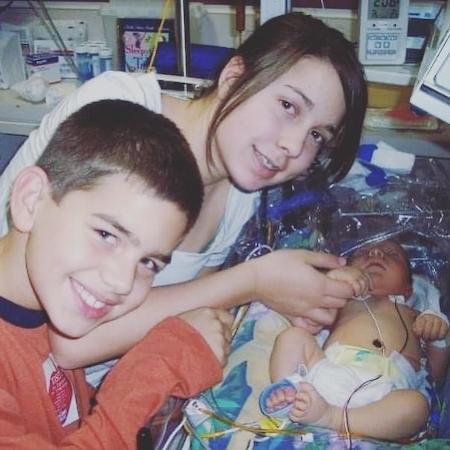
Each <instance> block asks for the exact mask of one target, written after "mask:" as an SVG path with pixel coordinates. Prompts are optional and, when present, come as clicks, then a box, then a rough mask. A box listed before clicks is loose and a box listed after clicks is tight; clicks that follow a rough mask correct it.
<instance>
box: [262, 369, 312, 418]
mask: <svg viewBox="0 0 450 450" xmlns="http://www.w3.org/2000/svg"><path fill="white" fill-rule="evenodd" d="M303 380H304V378H303V377H302V376H301V375H299V374H294V375H291V376H290V377H288V378H284V379H283V380H280V381H277V382H276V383H272V384H269V386H267V387H265V388H264V389H263V391H262V392H261V395H260V397H259V406H260V408H261V411H262V412H263V414H266V415H268V416H274V417H282V418H285V417H286V418H287V417H288V415H289V411H290V409H291V408H292V403H293V401H294V400H295V394H296V393H297V385H298V383H299V382H301V381H303Z"/></svg>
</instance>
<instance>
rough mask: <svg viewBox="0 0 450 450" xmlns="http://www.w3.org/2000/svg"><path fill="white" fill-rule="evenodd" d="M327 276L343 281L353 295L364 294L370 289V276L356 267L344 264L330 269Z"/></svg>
mask: <svg viewBox="0 0 450 450" xmlns="http://www.w3.org/2000/svg"><path fill="white" fill-rule="evenodd" d="M327 276H328V277H330V278H331V279H332V280H337V281H345V282H347V283H348V284H349V285H350V286H351V287H352V289H353V296H354V297H359V296H361V295H366V294H367V293H368V292H369V291H370V287H371V283H370V276H369V275H368V274H367V273H366V272H364V271H363V270H361V269H359V268H357V267H351V266H345V267H340V268H338V269H333V270H330V271H329V272H328V273H327Z"/></svg>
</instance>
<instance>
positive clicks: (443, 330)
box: [413, 313, 449, 342]
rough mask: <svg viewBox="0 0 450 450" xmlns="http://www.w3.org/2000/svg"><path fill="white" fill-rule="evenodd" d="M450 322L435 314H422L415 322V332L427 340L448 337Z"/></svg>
mask: <svg viewBox="0 0 450 450" xmlns="http://www.w3.org/2000/svg"><path fill="white" fill-rule="evenodd" d="M448 328H449V326H448V324H447V322H445V320H443V319H441V318H440V317H438V316H436V315H434V314H426V313H425V314H420V315H419V316H418V317H417V318H416V320H415V321H414V323H413V331H414V333H415V334H416V335H417V336H418V337H419V338H421V339H423V340H424V341H427V342H432V341H437V340H440V339H444V338H445V337H447V333H448Z"/></svg>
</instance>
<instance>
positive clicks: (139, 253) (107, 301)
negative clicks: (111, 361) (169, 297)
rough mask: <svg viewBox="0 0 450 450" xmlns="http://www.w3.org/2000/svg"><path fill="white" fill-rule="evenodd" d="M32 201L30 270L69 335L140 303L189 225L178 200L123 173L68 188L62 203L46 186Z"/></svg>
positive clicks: (35, 286)
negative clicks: (85, 187)
mask: <svg viewBox="0 0 450 450" xmlns="http://www.w3.org/2000/svg"><path fill="white" fill-rule="evenodd" d="M31 170H34V171H35V173H34V174H33V173H32V174H31V175H30V176H31V177H32V178H33V177H39V176H40V177H42V176H43V177H44V178H45V180H44V181H46V177H45V174H43V173H40V172H42V171H40V169H38V168H33V169H31ZM32 183H33V180H32V181H31V184H32ZM44 186H45V183H44ZM31 197H32V195H30V196H29V198H28V199H26V201H28V204H29V205H30V203H29V202H30V201H31V200H30V198H31ZM33 201H34V200H33ZM31 206H33V208H34V210H33V212H32V215H31V216H30V218H29V225H28V226H29V230H28V232H29V238H28V242H27V245H26V255H25V257H26V266H27V271H28V276H29V279H30V281H31V285H32V288H33V290H34V292H35V294H36V297H37V298H38V299H39V301H40V303H41V305H42V307H43V308H44V309H45V310H46V311H47V313H48V315H49V318H50V321H51V322H52V324H53V325H54V326H55V328H56V329H57V330H58V331H59V332H61V333H62V334H65V335H67V336H71V337H79V336H82V335H84V334H86V333H88V332H89V331H91V330H92V329H93V328H95V327H96V326H98V325H99V324H100V323H103V322H107V321H110V320H113V319H115V318H117V317H119V316H121V315H123V314H125V313H127V312H128V311H130V310H132V309H134V308H136V307H137V306H139V305H140V304H141V303H142V302H143V301H144V299H145V297H146V296H147V294H148V292H149V290H150V287H151V285H152V281H153V278H154V275H155V273H157V272H158V270H160V269H162V268H163V267H164V265H165V264H166V263H167V262H168V260H169V257H170V254H171V252H172V250H173V248H174V247H176V245H177V244H178V243H179V241H180V239H181V237H182V235H183V233H184V231H185V226H186V216H185V214H184V213H183V212H181V210H180V209H179V208H178V207H177V205H176V204H174V203H171V202H169V201H166V200H162V199H160V198H159V197H158V196H157V195H155V193H154V191H152V190H149V189H147V188H145V186H144V185H143V183H142V182H141V181H139V180H137V179H136V178H133V177H131V178H130V177H128V178H127V177H126V176H125V175H123V174H117V175H108V176H105V177H103V178H100V179H99V180H98V183H97V184H96V186H94V187H93V188H92V189H90V190H87V191H72V192H69V193H68V194H66V195H65V196H64V197H63V198H62V200H61V201H60V202H59V203H56V202H54V201H53V199H52V198H51V197H50V195H49V193H48V184H47V185H46V186H45V188H44V189H43V192H42V193H41V195H40V196H39V198H38V199H36V200H35V203H34V204H31ZM22 215H23V213H22ZM13 217H14V215H13ZM21 220H23V218H22V219H21ZM20 226H22V228H23V224H22V225H20V224H19V227H18V228H19V229H20ZM25 231H27V230H25Z"/></svg>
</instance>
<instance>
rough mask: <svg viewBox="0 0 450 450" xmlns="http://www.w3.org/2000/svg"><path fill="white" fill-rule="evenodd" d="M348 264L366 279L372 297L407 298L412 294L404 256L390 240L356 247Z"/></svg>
mask: <svg viewBox="0 0 450 450" xmlns="http://www.w3.org/2000/svg"><path fill="white" fill-rule="evenodd" d="M349 265H351V266H354V267H358V268H360V269H362V270H364V271H365V272H366V273H367V274H368V275H369V276H370V279H371V290H370V292H371V293H372V294H374V295H403V296H405V298H406V299H407V298H409V297H410V296H411V294H412V274H411V268H410V264H409V260H408V255H407V254H406V252H405V250H404V249H403V247H402V246H401V245H400V243H399V242H397V241H396V240H394V239H387V240H385V241H381V242H377V243H374V244H368V245H365V246H363V247H361V248H359V249H358V250H356V251H355V252H354V253H353V254H352V256H351V257H350V259H349Z"/></svg>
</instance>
